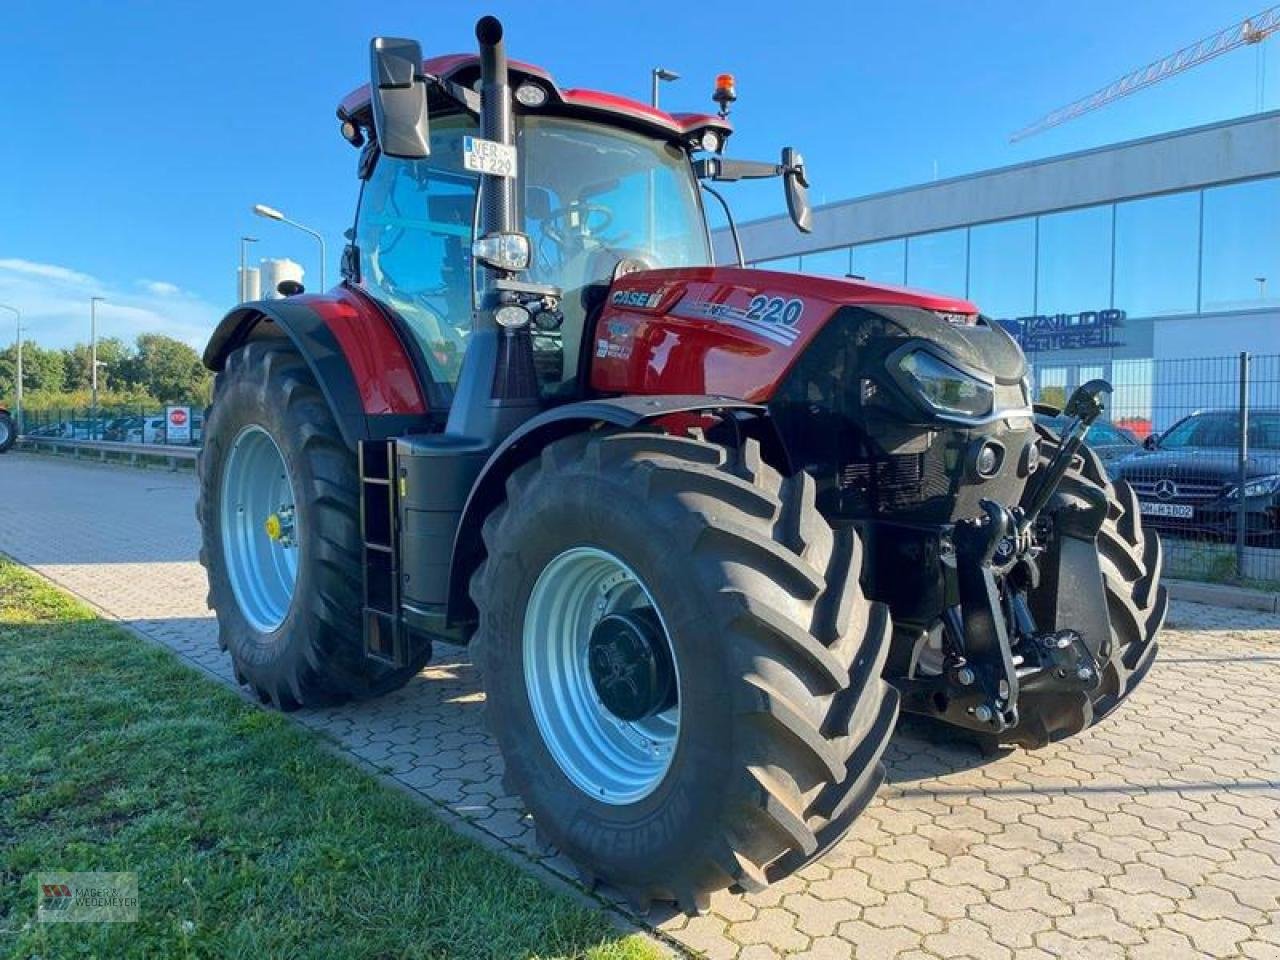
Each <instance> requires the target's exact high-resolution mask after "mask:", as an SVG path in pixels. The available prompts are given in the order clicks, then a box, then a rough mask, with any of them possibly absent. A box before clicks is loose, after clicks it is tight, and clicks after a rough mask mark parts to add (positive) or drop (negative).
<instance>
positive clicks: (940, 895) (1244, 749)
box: [0, 453, 1280, 960]
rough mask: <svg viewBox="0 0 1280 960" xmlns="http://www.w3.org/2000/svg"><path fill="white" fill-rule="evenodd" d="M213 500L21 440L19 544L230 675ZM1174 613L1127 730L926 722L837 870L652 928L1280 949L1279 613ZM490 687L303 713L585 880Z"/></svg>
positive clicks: (178, 481)
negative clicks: (976, 735) (504, 746)
mask: <svg viewBox="0 0 1280 960" xmlns="http://www.w3.org/2000/svg"><path fill="white" fill-rule="evenodd" d="M194 495H195V484H194V480H193V479H192V478H191V477H190V476H189V475H183V474H170V473H164V472H159V471H150V472H149V471H140V470H133V469H129V468H123V467H111V466H106V467H104V466H97V465H94V464H84V463H75V462H72V461H68V460H59V459H56V458H51V457H39V456H32V455H26V454H16V453H11V454H8V455H6V456H3V457H0V551H3V552H5V553H7V554H9V555H10V556H12V557H14V558H16V559H18V560H20V561H21V562H23V563H25V564H28V565H30V566H32V567H34V568H35V569H37V570H38V571H40V572H41V573H42V574H44V575H45V576H47V577H49V578H50V579H51V580H53V581H54V582H56V583H58V584H60V585H62V586H63V587H65V588H67V589H69V590H71V591H73V592H74V593H76V594H78V595H80V596H81V597H83V598H85V599H87V600H89V601H90V602H91V603H93V604H94V605H96V606H97V607H98V608H100V609H101V610H103V611H104V612H106V613H107V614H109V615H111V616H113V617H116V618H118V619H120V620H123V621H125V622H126V623H128V624H129V625H130V626H132V627H134V628H135V629H136V630H138V631H140V632H141V633H142V634H144V635H146V636H148V637H151V638H153V639H154V640H156V641H158V642H160V643H162V644H164V645H166V646H168V647H170V648H172V649H173V650H174V651H175V652H176V653H178V654H179V655H180V656H182V657H184V658H186V659H187V660H189V661H190V662H191V663H193V664H195V665H196V666H198V667H200V668H202V669H204V670H206V671H208V672H209V673H211V674H213V675H214V676H216V677H218V678H220V679H222V680H223V681H224V682H227V683H229V684H230V683H233V680H232V678H231V668H230V663H229V660H228V659H227V658H226V657H225V656H224V655H223V654H221V653H220V652H219V651H218V648H217V643H216V639H215V627H214V622H213V619H212V617H211V615H210V613H209V611H208V610H207V609H206V607H205V582H204V574H203V572H202V570H201V568H200V566H199V565H198V564H197V563H196V561H195V557H196V551H197V538H198V531H197V527H196V523H195V520H194V514H193V502H194ZM1169 620H1170V623H1169V629H1168V630H1167V632H1166V634H1165V635H1164V638H1163V641H1162V655H1161V658H1160V659H1159V660H1158V661H1157V664H1156V666H1155V668H1154V670H1153V671H1152V673H1151V675H1150V677H1149V679H1148V680H1147V682H1146V683H1145V684H1144V685H1143V686H1142V687H1141V688H1140V690H1139V691H1138V693H1137V694H1135V696H1134V697H1133V698H1132V700H1131V701H1130V702H1129V703H1128V704H1127V705H1126V707H1125V708H1124V709H1123V710H1122V711H1121V712H1120V713H1119V714H1118V715H1117V716H1115V717H1114V718H1112V719H1111V720H1109V721H1108V722H1107V723H1105V724H1103V725H1101V726H1100V727H1097V728H1095V729H1094V730H1092V731H1090V732H1089V733H1087V734H1085V735H1083V736H1081V737H1078V738H1076V739H1073V740H1071V741H1069V742H1067V743H1064V744H1060V745H1056V746H1054V747H1050V748H1048V749H1045V750H1042V751H1038V752H1035V753H1027V752H1013V753H1009V754H1004V755H1001V756H999V757H997V758H984V757H982V756H980V755H979V754H978V753H976V752H974V751H972V750H970V749H969V748H966V747H963V746H959V745H955V744H952V743H949V742H947V740H946V738H945V736H939V735H936V734H930V733H929V732H928V731H926V730H922V729H920V728H919V727H918V726H913V725H908V726H907V728H906V729H900V730H899V732H898V734H897V736H896V737H895V739H894V742H893V744H892V746H891V748H890V750H889V755H888V761H887V762H888V768H889V776H888V782H887V784H886V786H885V788H884V789H883V790H882V791H881V792H880V794H879V796H878V798H877V799H876V800H875V801H874V802H873V803H872V805H871V806H870V807H869V808H868V810H867V811H866V813H865V814H864V816H863V817H862V818H861V819H860V820H859V822H858V823H857V825H856V826H855V827H854V829H853V830H852V832H851V833H850V834H849V835H848V837H847V838H846V839H845V840H844V841H843V842H842V843H841V844H840V845H839V846H838V847H837V848H836V849H834V850H833V851H831V852H830V853H828V854H827V856H825V857H824V858H823V859H822V860H821V861H820V862H818V863H816V864H814V865H812V866H810V867H808V868H807V869H806V870H804V871H803V872H802V873H801V874H799V875H796V876H793V877H791V878H789V879H787V880H786V881H784V882H782V883H779V884H777V885H775V886H773V887H771V888H769V889H768V890H766V891H765V892H764V893H761V894H757V895H753V896H739V895H734V894H729V893H727V892H726V893H721V894H718V895H717V896H716V897H715V898H714V899H713V902H712V911H711V912H710V913H709V914H708V915H706V916H701V917H697V918H694V919H687V918H685V917H683V916H671V915H669V914H653V915H651V916H649V917H648V918H647V919H646V921H645V922H647V923H649V924H650V925H652V926H653V927H654V928H656V929H657V930H658V931H660V932H661V933H663V934H665V935H666V936H667V937H668V938H669V939H671V940H673V941H675V942H677V943H678V944H680V945H682V946H683V947H684V948H685V949H687V950H689V951H690V952H693V953H702V954H705V955H706V956H708V957H713V958H726V960H728V958H737V960H766V958H771V957H781V956H789V957H805V958H850V957H853V958H867V960H887V958H894V957H900V958H903V960H952V958H961V957H972V958H978V960H986V958H990V960H1006V958H1013V957H1018V958H1027V960H1033V958H1051V957H1057V958H1078V960H1109V958H1125V960H1181V958H1197V960H1200V958H1206V957H1212V958H1227V957H1245V958H1252V960H1263V958H1272V960H1280V709H1277V700H1280V617H1277V616H1274V615H1268V614H1258V613H1251V612H1244V611H1236V610H1226V609H1220V608H1214V607H1207V606H1201V605H1198V604H1190V603H1175V604H1174V605H1173V608H1172V611H1171V614H1170V618H1169ZM482 703H483V694H482V693H481V692H480V690H479V687H478V682H477V677H476V674H475V671H474V669H473V668H472V665H471V663H470V661H469V660H468V658H467V655H466V651H465V650H464V649H460V648H456V647H442V648H440V649H439V650H438V653H437V657H436V660H435V662H434V663H433V664H432V665H431V666H430V667H428V668H427V669H426V670H424V671H423V672H422V674H421V675H420V676H418V677H417V678H416V679H415V680H414V681H413V682H411V683H410V684H409V685H408V686H407V687H405V688H404V689H403V690H401V691H399V692H397V693H395V694H393V695H391V696H388V697H385V698H383V699H381V700H378V701H374V702H370V703H364V704H358V705H353V706H345V707H342V708H340V709H333V710H324V711H304V712H301V713H299V714H296V715H295V716H296V717H297V719H298V720H299V722H301V723H302V724H303V725H305V726H307V727H310V728H312V729H313V730H315V731H316V732H317V733H319V734H320V735H323V736H326V737H329V738H331V739H332V740H333V741H334V742H335V743H336V744H338V745H339V746H340V748H341V749H342V750H344V751H346V752H348V753H349V754H350V755H352V756H353V757H358V758H361V759H362V760H365V761H368V762H370V763H372V764H374V765H376V766H377V767H379V768H381V769H382V770H383V771H385V773H386V774H387V775H388V776H390V777H393V778H394V779H396V780H398V781H400V782H401V783H402V784H404V785H406V786H408V787H410V788H412V789H413V790H415V791H417V792H418V793H420V794H421V795H422V796H423V797H425V798H429V799H430V800H431V801H434V802H435V803H436V804H443V805H445V806H447V807H448V808H450V809H452V810H453V811H455V812H456V813H457V814H459V815H460V816H462V817H464V818H466V819H467V820H469V821H471V822H472V823H473V824H474V825H475V826H476V827H478V828H479V829H481V830H483V831H486V832H488V833H489V834H491V835H492V836H493V837H495V838H499V839H500V840H501V841H503V842H505V843H508V844H510V845H511V846H512V847H514V848H516V849H518V850H521V851H524V852H526V853H527V854H528V856H529V857H530V858H532V859H533V860H535V861H537V862H538V864H539V865H540V867H541V868H544V869H546V870H548V871H552V872H554V873H555V874H557V875H559V876H562V877H572V871H571V869H570V868H569V865H568V864H567V863H565V862H563V860H562V859H561V858H558V857H544V856H541V855H540V854H539V853H538V852H537V850H536V849H535V848H534V846H533V831H532V828H531V825H530V822H529V820H528V818H527V817H525V816H524V815H523V812H522V810H521V807H520V803H519V801H518V800H515V799H513V798H511V797H508V796H505V795H504V794H503V792H502V789H501V786H500V780H501V774H502V760H501V758H500V757H499V756H498V754H497V751H496V749H495V747H494V745H493V743H492V742H491V741H490V739H489V737H488V736H487V735H486V733H485V731H484V729H483V725H482V723H481V718H480V711H481V706H482ZM605 895H606V896H607V891H606V892H605Z"/></svg>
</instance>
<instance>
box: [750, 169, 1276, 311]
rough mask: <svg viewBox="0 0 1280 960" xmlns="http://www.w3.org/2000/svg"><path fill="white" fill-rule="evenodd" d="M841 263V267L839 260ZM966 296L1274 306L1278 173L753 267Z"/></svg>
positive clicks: (989, 303) (1019, 304)
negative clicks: (857, 279)
mask: <svg viewBox="0 0 1280 960" xmlns="http://www.w3.org/2000/svg"><path fill="white" fill-rule="evenodd" d="M846 263H847V264H848V265H847V266H846ZM754 265H755V266H760V267H772V268H774V269H783V270H796V269H799V270H801V271H803V272H806V273H815V274H822V275H826V276H842V275H844V274H845V273H851V274H852V275H854V276H857V277H861V278H864V279H866V280H869V281H872V282H874V283H892V284H904V283H905V284H908V285H910V286H914V287H921V288H924V289H927V290H934V291H937V292H939V293H948V294H953V295H956V296H963V297H967V298H968V299H970V300H972V301H973V302H974V303H976V304H977V305H978V307H979V309H981V310H982V311H983V312H984V313H986V314H987V315H988V316H992V317H995V318H997V319H1000V320H1016V319H1019V318H1024V317H1033V316H1050V317H1052V316H1054V315H1056V314H1066V315H1068V316H1069V317H1072V318H1074V317H1078V316H1079V315H1080V314H1090V313H1097V312H1100V311H1113V310H1118V311H1122V312H1123V317H1124V323H1125V324H1131V321H1134V320H1149V319H1151V318H1159V317H1176V316H1185V315H1191V314H1198V313H1225V312H1234V311H1241V310H1261V309H1275V308H1277V307H1280V177H1267V178H1263V179H1259V180H1251V181H1247V182H1244V183H1235V184H1229V185H1226V186H1219V187H1208V188H1205V189H1197V190H1187V191H1183V192H1180V193H1171V194H1165V195H1162V196H1155V197H1145V198H1143V199H1140V200H1127V201H1123V202H1117V203H1106V204H1099V205H1097V206H1093V207H1082V208H1079V209H1074V210H1062V211H1057V212H1054V213H1045V214H1040V215H1039V216H1032V217H1024V218H1021V219H1016V220H1006V221H1000V222H996V223H984V224H975V225H973V226H970V227H961V228H958V229H954V230H944V231H939V232H935V233H924V234H916V235H914V236H910V237H899V238H895V239H892V240H881V241H877V242H875V243H865V244H857V245H854V246H852V247H841V248H837V249H835V250H824V251H821V252H819V253H811V254H804V255H803V256H801V257H794V256H793V257H786V258H783V259H780V260H775V261H767V262H765V261H761V262H757V263H755V264H754Z"/></svg>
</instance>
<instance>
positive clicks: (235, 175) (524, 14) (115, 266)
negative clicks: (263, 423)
mask: <svg viewBox="0 0 1280 960" xmlns="http://www.w3.org/2000/svg"><path fill="white" fill-rule="evenodd" d="M1255 5H1256V6H1255ZM1264 6H1265V3H1264V2H1263V0H1250V2H1238V0H1214V2H1208V3H1206V2H1204V0H1162V2H1154V0H1141V2H1131V3H1126V4H1117V3H1114V2H1102V0H1081V2H1072V3H1066V2H1059V3H1026V2H1025V0H1021V2H1005V0H999V2H984V3H976V2H975V3H959V2H953V3H944V2H927V0H921V2H916V3H911V4H902V3H893V2H874V3H872V2H865V3H847V4H834V3H827V4H823V3H811V2H795V3H792V4H781V3H777V2H767V3H766V2H758V0H739V2H736V3H733V4H693V3H688V2H687V0H684V2H670V0H649V2H647V3H644V4H634V5H626V6H625V7H624V6H622V5H617V6H615V5H612V4H609V5H606V4H599V5H593V4H585V3H570V2H561V0H541V2H524V3H513V2H507V0H501V2H489V3H483V4H473V3H468V2H454V3H450V4H447V5H446V4H444V3H439V2H433V0H413V2H407V0H384V2H378V3H362V4H355V3H350V2H345V3H340V2H329V0H312V2H302V0H290V2H279V3H276V2H271V0H259V2H256V3H244V2H232V0H222V2H218V3H208V2H201V3H191V2H185V0H184V2H167V3H160V2H154V3H142V2H129V0H117V2H110V3H108V2H85V0H79V2H77V0H72V2H70V3H64V4H48V3H44V2H28V0H10V2H9V3H7V4H6V5H5V13H4V30H3V32H2V33H0V91H3V92H4V95H3V96H2V97H0V129H3V130H5V131H6V132H7V137H6V147H5V149H4V150H3V151H0V302H4V303H12V304H14V305H16V306H18V307H19V308H20V309H23V310H24V311H25V313H26V314H27V322H28V326H29V327H30V335H31V336H32V337H34V338H35V339H37V340H39V341H40V342H42V343H45V344H50V345H52V344H57V345H65V344H69V343H71V342H74V341H75V340H77V339H79V340H83V339H86V337H87V328H88V302H87V298H88V297H89V296H90V295H92V294H103V295H105V296H106V297H107V298H108V302H107V303H106V304H105V305H104V306H103V307H101V308H100V312H99V321H100V329H101V332H102V334H103V335H119V336H123V337H125V338H127V339H132V337H133V336H135V335H136V334H137V333H139V332H143V331H146V330H160V331H165V332H169V333H172V334H173V335H175V336H179V337H181V338H183V339H186V340H188V341H190V342H192V343H193V344H199V343H201V342H202V340H203V338H204V337H205V336H206V335H207V332H208V330H209V329H210V327H211V326H212V324H213V323H214V322H215V321H216V319H217V317H218V316H220V315H221V313H222V311H223V310H225V309H226V308H228V307H229V306H230V305H231V304H232V302H233V300H234V293H235V269H236V266H237V260H238V238H239V237H240V236H241V235H242V234H245V233H249V234H251V235H254V236H257V237H259V238H260V239H261V241H262V242H261V243H259V244H258V245H257V248H256V250H255V255H257V256H287V257H292V258H294V259H296V260H298V261H300V262H301V263H302V264H303V265H304V266H305V267H306V268H307V274H308V285H309V286H314V284H315V280H316V276H315V275H316V254H315V243H314V241H313V240H311V239H310V238H308V237H306V236H305V235H303V234H299V233H296V232H294V231H292V230H290V229H289V228H287V227H283V226H280V225H278V224H273V223H269V222H267V221H264V220H259V219H257V218H254V217H252V216H251V215H250V213H249V208H250V206H251V205H252V204H253V203H255V202H264V203H268V204H271V205H273V206H276V207H279V208H280V209H282V210H284V211H285V212H286V213H288V214H289V215H290V216H292V217H294V218H296V219H298V220H301V221H303V222H305V223H309V224H311V225H313V226H315V227H316V228H318V229H320V230H322V231H323V232H324V233H325V234H326V235H327V237H328V240H329V251H330V262H329V264H328V273H329V277H330V278H331V280H332V278H334V277H336V275H337V256H338V252H339V251H340V249H341V243H342V241H341V234H342V231H343V230H344V229H345V228H346V227H347V226H349V225H350V222H351V217H352V213H353V211H354V201H355V195H356V186H357V181H356V179H355V176H354V172H355V151H354V150H352V148H351V147H349V146H348V145H347V144H346V143H345V142H343V141H342V140H341V138H340V137H339V136H338V132H337V123H336V121H335V119H334V108H335V106H336V104H337V102H338V100H339V99H340V98H341V97H342V96H343V95H344V94H345V93H347V92H348V91H349V90H350V89H352V88H353V87H355V86H357V85H359V84H360V83H362V82H363V81H364V79H365V74H366V71H367V57H368V54H367V42H368V39H369V37H370V36H372V35H374V34H378V33H382V34H391V35H403V36H412V37H416V38H418V39H419V40H420V41H421V42H422V45H423V48H424V50H425V51H427V53H428V55H431V54H434V53H443V52H448V51H453V50H459V49H470V48H471V47H472V45H473V40H472V39H471V38H472V29H473V25H474V22H475V19H476V17H477V16H479V15H480V14H482V13H490V12H491V13H496V14H497V15H498V16H500V17H501V18H502V19H503V21H504V23H505V24H506V27H507V38H508V47H509V50H510V53H511V55H512V56H513V57H515V58H518V59H523V60H528V61H532V62H535V63H540V64H542V65H544V66H545V67H547V68H548V69H549V70H551V72H552V73H553V75H554V76H556V78H557V79H558V80H559V82H560V83H561V84H563V85H566V86H584V87H594V88H598V89H605V90H610V91H612V92H616V93H621V94H626V95H631V96H635V97H637V98H641V99H644V98H646V97H647V96H648V76H649V69H650V67H651V66H653V65H655V64H661V65H663V66H666V67H669V68H671V69H673V70H677V71H679V72H681V73H682V74H683V78H682V79H681V80H680V81H678V82H677V83H675V84H669V85H667V86H665V87H664V90H663V98H664V99H663V105H664V106H666V107H670V108H672V109H708V110H709V109H710V107H711V104H710V100H709V94H710V90H711V86H712V81H713V78H714V75H715V74H716V73H719V72H722V71H729V72H732V73H734V74H736V76H737V79H738V92H739V96H740V100H739V102H738V104H737V106H736V108H735V110H734V115H733V116H734V120H735V122H736V125H737V130H738V132H737V134H736V135H735V136H734V138H733V141H732V143H731V147H730V149H731V152H732V153H733V154H734V155H736V156H739V157H752V158H760V159H772V158H774V157H776V155H777V149H778V147H779V146H780V145H782V144H784V143H790V144H794V145H796V146H799V147H800V148H801V149H802V150H803V151H804V153H805V155H806V157H807V159H808V163H809V171H810V179H811V181H812V184H813V187H812V196H813V199H814V201H815V202H819V203H820V202H824V201H833V200H838V199H842V198H845V197H849V196H856V195H859V194H865V193H872V192H876V191H880V190H886V189H891V188H894V187H900V186H906V185H909V184H913V183H918V182H921V181H927V180H930V179H932V178H933V177H934V176H935V170H936V175H937V176H939V177H948V176H954V175H957V174H963V173H968V172H972V171H974V170H980V169H984V168H988V167H993V166H1003V165H1007V164H1011V163H1018V162H1021V161H1024V160H1029V159H1035V158H1038V157H1045V156H1051V155H1054V154H1058V153H1063V152H1067V151H1071V150H1077V149H1082V148H1086V147H1091V146H1097V145H1100V144H1104V143H1108V142H1114V141H1116V140H1123V139H1129V138H1132V137H1138V136H1144V135H1148V134H1152V133H1158V132H1161V131H1165V130H1171V129H1176V128H1179V127H1184V126H1190V125H1195V124H1199V123H1207V122H1211V121H1214V120H1220V119H1224V118H1228V117H1234V116H1240V115H1242V114H1246V113H1250V112H1252V111H1253V110H1254V109H1255V107H1256V103H1257V94H1256V87H1257V84H1256V70H1257V59H1256V52H1255V50H1254V49H1244V50H1238V51H1236V52H1234V53H1233V54H1230V55H1229V56H1227V57H1224V58H1221V59H1220V60H1218V61H1216V62H1213V63H1210V64H1207V65H1205V66H1202V67H1200V68H1198V69H1196V70H1194V71H1191V72H1189V73H1187V74H1184V75H1182V76H1181V77H1178V78H1175V79H1173V80H1170V81H1166V82H1165V83H1164V84H1162V85H1160V86H1158V87H1156V88H1154V89H1152V90H1148V91H1146V92H1144V93H1141V94H1139V95H1136V96H1134V97H1131V98H1129V99H1128V100H1126V101H1122V102H1120V103H1117V104H1114V105H1112V106H1111V107H1108V108H1107V109H1105V110H1102V111H1099V112H1097V113H1094V114H1092V115H1090V116H1088V117H1085V118H1082V119H1079V120H1077V121H1074V122H1073V123H1071V124H1068V125H1066V126H1064V127H1062V128H1059V129H1057V130H1053V131H1050V132H1048V133H1045V134H1042V135H1041V136H1038V137H1036V138H1033V139H1031V140H1028V141H1025V142H1023V143H1020V144H1017V145H1010V144H1009V143H1008V135H1009V134H1010V133H1011V132H1012V131H1013V130H1015V129H1017V128H1019V127H1021V126H1023V125H1025V124H1026V123H1029V122H1030V121H1032V120H1034V119H1036V118H1037V117H1038V116H1040V115H1041V114H1042V113H1045V112H1047V111H1049V110H1051V109H1053V108H1055V107H1058V106H1061V105H1062V104H1064V103H1066V102H1068V101H1071V100H1074V99H1075V98H1076V97H1077V96H1080V95H1083V94H1085V93H1088V92H1090V91H1092V90H1093V89H1095V88H1097V87H1100V86H1102V85H1103V84H1104V83H1106V82H1108V81H1109V80H1111V79H1113V78H1114V77H1116V76H1118V75H1120V74H1122V73H1125V72H1127V71H1128V70H1130V69H1132V68H1135V67H1138V66H1141V65H1143V64H1145V63H1147V62H1148V61H1151V60H1154V59H1156V58H1158V57H1160V56H1163V55H1164V54H1166V53H1169V52H1172V51H1173V50H1174V49H1176V48H1178V47H1180V46H1183V45H1185V44H1187V43H1190V42H1191V41H1194V40H1196V39H1198V38H1199V37H1200V36H1202V35H1204V34H1208V33H1212V32H1214V31H1215V30H1217V29H1219V28H1221V27H1224V26H1227V25H1228V24H1230V23H1233V22H1235V21H1237V20H1239V19H1242V18H1243V17H1245V16H1247V15H1249V14H1251V13H1256V12H1258V9H1257V7H1264ZM636 11H643V14H642V15H637V13H636ZM1265 47H1268V48H1270V54H1269V57H1270V63H1269V64H1268V67H1269V69H1268V71H1267V74H1268V76H1267V82H1266V98H1265V106H1266V107H1267V108H1269V109H1275V108H1277V107H1280V38H1277V39H1273V40H1272V41H1271V42H1270V43H1269V44H1267V45H1265ZM729 189H730V199H731V201H733V202H734V206H735V209H736V210H737V212H738V215H739V218H740V219H750V218H753V217H758V216H763V215H766V214H770V213H774V212H778V211H780V210H781V208H782V198H781V190H780V189H779V188H778V187H777V185H776V184H772V183H769V184H750V185H746V184H743V185H738V186H737V187H730V188H729ZM6 317H7V315H4V314H0V342H7V341H9V340H10V339H11V338H12V336H13V331H12V329H11V326H12V324H11V321H9V320H7V319H6Z"/></svg>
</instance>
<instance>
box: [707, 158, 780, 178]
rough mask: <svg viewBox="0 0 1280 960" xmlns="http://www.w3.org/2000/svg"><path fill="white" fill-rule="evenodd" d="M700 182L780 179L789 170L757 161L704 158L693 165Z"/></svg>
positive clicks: (775, 164)
mask: <svg viewBox="0 0 1280 960" xmlns="http://www.w3.org/2000/svg"><path fill="white" fill-rule="evenodd" d="M693 170H694V173H695V174H696V175H697V177H698V179H699V180H715V181H718V182H721V183H737V182H738V181H739V180H767V179H769V178H770V177H780V176H782V175H783V174H784V173H786V172H787V168H786V167H784V166H782V165H781V164H778V163H762V162H760V161H757V160H726V159H724V157H703V158H702V159H701V160H695V161H694V163H693Z"/></svg>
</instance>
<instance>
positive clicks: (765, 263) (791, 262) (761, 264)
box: [751, 257, 800, 273]
mask: <svg viewBox="0 0 1280 960" xmlns="http://www.w3.org/2000/svg"><path fill="white" fill-rule="evenodd" d="M751 266H753V267H757V268H758V269H760V270H779V271H781V272H782V273H799V272H800V258H799V257H778V258H777V259H776V260H757V261H756V262H755V263H753V264H751Z"/></svg>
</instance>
